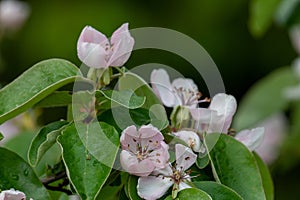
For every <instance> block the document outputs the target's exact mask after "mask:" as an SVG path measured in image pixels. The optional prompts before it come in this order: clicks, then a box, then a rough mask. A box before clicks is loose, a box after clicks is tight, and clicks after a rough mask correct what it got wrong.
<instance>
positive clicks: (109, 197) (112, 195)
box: [96, 186, 122, 200]
mask: <svg viewBox="0 0 300 200" xmlns="http://www.w3.org/2000/svg"><path fill="white" fill-rule="evenodd" d="M121 190H122V187H120V186H105V187H103V188H102V189H101V191H100V193H99V195H98V196H97V198H96V199H97V200H102V199H105V200H116V199H119V197H120V193H121Z"/></svg>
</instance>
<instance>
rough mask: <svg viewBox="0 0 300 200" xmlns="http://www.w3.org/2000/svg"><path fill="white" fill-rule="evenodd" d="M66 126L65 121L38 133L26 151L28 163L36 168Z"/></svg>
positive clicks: (51, 125)
mask: <svg viewBox="0 0 300 200" xmlns="http://www.w3.org/2000/svg"><path fill="white" fill-rule="evenodd" d="M67 124H69V123H68V122H67V121H57V122H53V123H51V124H48V125H46V126H44V127H43V128H42V129H41V130H40V131H39V132H38V134H37V135H36V136H35V137H34V138H33V140H32V142H31V144H30V147H29V150H28V161H29V163H30V164H31V165H32V166H36V165H37V164H38V162H39V161H40V159H41V158H42V156H43V155H44V154H45V153H46V152H47V150H48V149H49V148H50V147H52V145H53V144H55V143H56V139H57V137H58V136H59V135H60V134H61V131H62V130H63V129H64V128H65V127H66V125H67Z"/></svg>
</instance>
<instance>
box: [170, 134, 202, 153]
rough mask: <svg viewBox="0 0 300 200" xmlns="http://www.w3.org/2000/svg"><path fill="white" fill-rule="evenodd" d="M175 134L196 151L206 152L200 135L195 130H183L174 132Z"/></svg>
mask: <svg viewBox="0 0 300 200" xmlns="http://www.w3.org/2000/svg"><path fill="white" fill-rule="evenodd" d="M173 135H175V136H176V137H178V138H179V139H181V140H182V141H184V142H185V143H186V144H187V145H188V146H189V147H190V148H191V149H192V150H193V151H194V152H201V153H204V151H205V149H204V148H203V144H202V142H201V140H200V137H199V136H198V134H197V133H195V132H194V131H188V130H181V131H178V132H174V133H173Z"/></svg>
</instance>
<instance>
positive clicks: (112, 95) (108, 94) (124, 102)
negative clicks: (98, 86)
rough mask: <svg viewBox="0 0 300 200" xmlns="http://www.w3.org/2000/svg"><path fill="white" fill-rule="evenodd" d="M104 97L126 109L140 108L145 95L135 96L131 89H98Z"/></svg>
mask: <svg viewBox="0 0 300 200" xmlns="http://www.w3.org/2000/svg"><path fill="white" fill-rule="evenodd" d="M97 92H100V93H101V94H102V95H103V96H104V97H105V98H106V99H108V100H110V101H111V102H114V103H117V104H118V105H121V106H123V107H125V108H128V109H136V108H140V107H141V106H142V105H143V104H144V103H145V101H146V98H145V97H139V96H136V95H135V93H134V92H133V91H132V90H122V91H117V90H98V91H97Z"/></svg>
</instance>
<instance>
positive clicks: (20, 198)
mask: <svg viewBox="0 0 300 200" xmlns="http://www.w3.org/2000/svg"><path fill="white" fill-rule="evenodd" d="M25 199H26V196H25V194H24V193H23V192H21V191H18V190H15V189H10V190H3V191H2V192H1V193H0V200H25Z"/></svg>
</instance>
